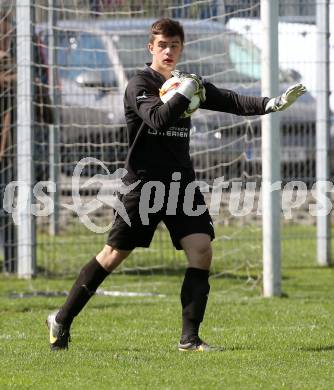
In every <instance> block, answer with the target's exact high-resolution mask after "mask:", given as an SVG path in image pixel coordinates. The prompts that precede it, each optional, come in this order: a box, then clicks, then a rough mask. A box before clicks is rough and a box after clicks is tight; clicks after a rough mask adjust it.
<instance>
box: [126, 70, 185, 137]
mask: <svg viewBox="0 0 334 390" xmlns="http://www.w3.org/2000/svg"><path fill="white" fill-rule="evenodd" d="M124 104H125V106H130V107H131V109H132V110H133V111H134V112H135V113H136V114H137V115H138V116H139V117H140V118H141V119H142V120H143V121H144V122H145V123H146V124H147V125H148V126H149V127H150V128H152V129H156V130H164V129H166V128H168V127H170V126H171V125H173V124H174V123H175V122H176V121H177V120H179V118H180V116H181V115H182V114H183V112H184V111H185V110H186V109H187V107H188V106H189V100H188V99H187V98H186V97H184V96H183V95H181V94H179V93H176V94H175V95H174V96H173V97H172V98H171V99H170V100H169V101H168V102H167V103H163V102H162V101H161V99H160V97H159V91H157V89H156V87H155V86H154V85H153V84H151V83H150V82H149V81H148V80H146V79H145V78H144V77H140V76H137V77H134V78H133V79H131V80H130V82H129V84H128V86H127V88H126V91H125V95H124Z"/></svg>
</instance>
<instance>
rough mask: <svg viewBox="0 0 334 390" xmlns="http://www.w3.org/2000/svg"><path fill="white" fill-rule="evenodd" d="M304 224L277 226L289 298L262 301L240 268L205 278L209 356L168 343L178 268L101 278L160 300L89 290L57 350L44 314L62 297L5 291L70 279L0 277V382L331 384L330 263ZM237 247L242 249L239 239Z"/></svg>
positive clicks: (56, 285) (174, 335)
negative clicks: (66, 344) (64, 347)
mask: <svg viewBox="0 0 334 390" xmlns="http://www.w3.org/2000/svg"><path fill="white" fill-rule="evenodd" d="M303 229H304V228H302V229H301V230H296V228H295V227H288V228H287V230H285V233H284V234H285V238H286V240H285V241H284V243H283V261H282V265H283V272H282V276H283V280H282V287H283V290H284V292H285V293H286V295H287V298H274V299H265V298H262V297H261V295H260V286H257V287H255V288H249V287H248V285H247V283H246V282H245V279H244V278H243V276H246V274H244V275H243V273H245V272H246V271H245V270H242V269H241V270H239V271H238V276H239V278H236V279H235V278H233V277H231V275H227V276H225V277H221V278H213V279H212V280H211V293H210V299H209V303H208V308H207V316H206V319H205V322H204V323H203V326H202V336H203V338H204V339H205V340H206V341H208V342H210V343H211V344H214V345H217V346H221V347H223V351H216V352H212V353H208V354H205V353H180V352H178V351H177V350H176V348H175V347H176V343H177V341H178V336H179V332H180V304H179V287H180V284H181V279H182V275H181V272H180V274H178V272H174V273H171V274H168V273H167V272H165V273H163V274H161V275H158V274H156V275H154V276H144V275H141V276H139V275H114V276H111V277H110V278H108V279H107V280H106V281H105V282H104V284H103V286H102V287H103V288H104V289H108V290H111V289H116V290H121V289H129V290H131V291H132V290H133V289H139V290H140V291H153V292H159V293H161V294H164V295H165V297H160V298H159V297H155V296H152V297H135V298H128V297H101V296H96V297H93V298H92V300H91V302H90V303H89V304H88V306H87V308H86V309H85V310H84V311H83V312H82V313H81V315H80V316H79V317H78V318H77V319H76V321H75V323H74V326H73V329H72V339H73V341H72V343H71V344H70V349H69V351H67V352H60V353H51V352H50V351H49V348H48V335H47V330H46V327H45V325H44V320H45V318H46V316H47V314H48V312H49V311H51V310H53V309H55V308H57V307H59V306H60V305H61V304H62V302H63V299H64V298H62V297H59V298H41V297H35V298H25V299H14V298H10V294H11V293H12V292H14V291H16V292H29V291H32V290H33V291H34V290H35V291H39V290H43V291H45V290H50V291H53V290H59V291H61V290H68V289H69V288H70V286H71V284H72V280H71V279H69V278H67V279H60V278H52V279H43V278H41V277H39V278H37V279H35V280H32V281H22V280H16V279H14V278H9V277H2V278H0V330H1V332H0V359H1V360H0V388H1V389H2V388H11V387H13V388H20V389H21V388H33V389H46V388H51V389H73V388H80V389H91V388H96V389H312V390H313V389H331V388H333V386H334V385H333V383H334V382H333V361H334V327H333V322H334V305H333V302H334V288H333V280H334V278H333V276H334V268H320V267H317V266H316V265H315V261H314V253H315V246H314V241H312V240H307V239H305V240H299V241H298V240H297V239H296V237H297V236H298V237H299V239H301V238H302V237H303ZM310 229H313V228H305V231H304V233H305V238H307V237H310V233H311V231H310ZM312 231H313V230H312ZM294 233H295V234H296V237H294ZM255 238H256V239H257V237H255ZM248 244H249V243H248ZM234 245H235V244H234ZM239 246H240V248H239V249H240V250H241V251H247V247H246V246H245V241H241V242H240V245H239Z"/></svg>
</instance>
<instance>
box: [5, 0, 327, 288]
mask: <svg viewBox="0 0 334 390" xmlns="http://www.w3.org/2000/svg"><path fill="white" fill-rule="evenodd" d="M3 4H4V5H3V10H2V11H3V14H2V16H1V21H2V23H3V24H4V23H7V25H6V31H5V28H3V29H4V30H3V31H5V33H4V34H3V35H4V36H5V37H8V40H9V41H10V42H9V44H8V43H7V46H8V47H6V50H7V53H9V54H10V55H9V56H7V57H8V58H15V56H16V53H15V52H16V48H17V49H18V48H19V46H18V45H15V42H18V41H16V40H15V38H16V35H17V34H19V33H20V34H21V38H22V34H23V36H24V35H25V34H27V32H24V31H23V30H20V29H19V28H16V27H19V23H18V21H19V19H16V17H15V16H17V12H20V10H21V11H22V13H21V15H27V14H26V11H27V8H24V2H23V1H22V2H20V3H17V5H16V4H15V2H14V1H7V2H5V3H3ZM26 5H27V6H28V5H29V1H27V2H26ZM331 5H332V4H331ZM315 6H316V4H314V2H306V1H304V2H303V1H298V2H297V1H290V2H289V1H287V0H286V1H280V15H281V19H280V22H279V25H278V31H279V37H278V39H279V44H280V50H279V53H280V57H279V60H280V61H279V77H280V91H281V92H282V91H283V90H284V89H285V88H286V87H287V86H289V85H291V84H294V83H296V82H299V81H301V82H303V83H305V84H306V85H307V86H308V87H309V90H310V93H308V94H307V95H305V96H304V97H303V98H302V99H300V101H299V102H298V103H296V105H295V106H293V107H292V108H291V109H290V110H288V111H285V112H283V113H281V114H280V135H281V177H282V187H281V188H282V189H284V187H285V188H286V189H290V190H293V188H296V186H297V185H298V184H296V186H295V187H293V186H292V187H291V185H290V184H289V183H290V182H291V181H302V182H303V183H305V185H303V186H302V187H300V188H299V189H300V190H301V191H300V192H299V193H298V194H297V195H296V191H290V192H286V194H287V193H289V194H292V198H291V199H292V200H291V201H290V203H289V204H290V205H291V207H292V206H294V205H296V206H298V203H300V206H298V207H295V208H294V209H293V208H292V209H291V210H292V214H291V217H292V218H290V214H289V213H288V212H287V210H284V209H283V210H282V218H281V222H282V230H281V239H282V240H281V244H282V259H283V262H284V257H285V256H290V255H291V248H295V249H296V252H297V253H298V256H309V253H308V252H309V249H307V250H306V251H304V250H303V248H304V243H305V240H307V241H310V240H311V241H313V242H314V246H313V249H314V258H315V261H316V229H315V226H314V225H315V223H316V218H315V217H314V216H312V215H311V214H310V212H309V205H310V204H312V203H314V202H315V193H314V192H312V191H311V189H312V186H313V184H314V183H315V181H316V153H317V151H316V131H315V129H316V126H318V125H317V107H316V99H315V97H316V96H317V94H319V90H317V82H316V80H315V75H316V73H317V68H316V66H317V64H316V58H317V55H316V46H317V45H316V43H315V42H316V39H317V37H318V35H319V32H318V31H319V30H317V26H316V23H315V22H316V21H315V19H313V20H312V18H311V16H312V15H314V11H315ZM20 7H21V8H20ZM29 9H30V11H31V14H30V15H31V21H32V23H31V24H30V25H29V29H30V31H31V36H32V37H33V39H32V45H31V47H32V57H31V60H29V58H27V57H21V59H20V61H23V62H19V61H18V62H17V65H18V66H17V68H21V72H18V73H17V74H18V75H19V74H21V79H18V80H17V85H16V83H15V81H13V82H12V84H11V88H10V89H8V90H7V92H8V93H7V98H6V100H5V99H4V98H3V97H2V100H1V111H2V112H3V113H6V110H7V106H8V105H10V106H11V107H12V111H11V130H10V131H9V132H8V134H9V138H8V137H5V136H4V134H6V127H5V121H6V119H4V118H5V115H3V116H2V118H3V119H2V145H3V148H4V155H5V156H6V157H5V158H2V160H1V164H2V166H1V177H2V183H1V185H2V194H4V190H5V188H6V185H7V184H8V183H9V182H11V181H13V180H14V179H18V177H17V174H16V172H15V169H13V168H12V167H14V166H15V162H16V161H17V157H16V156H17V146H18V149H19V150H20V151H21V152H20V153H19V156H18V157H19V158H18V161H19V162H20V163H21V164H23V165H24V161H26V168H27V167H28V170H27V172H29V169H30V168H29V167H30V161H31V158H30V157H32V159H33V162H32V163H31V165H32V172H33V175H31V183H30V185H29V183H28V187H27V188H26V189H25V190H24V191H23V192H22V193H24V194H30V191H31V190H32V187H33V185H34V184H35V183H37V182H41V181H49V180H50V181H51V182H52V183H54V186H52V185H49V187H48V188H47V190H46V187H44V188H43V191H44V196H42V197H40V198H39V199H37V200H36V199H35V198H34V197H33V203H36V205H37V207H40V210H37V211H38V212H36V214H39V216H37V217H34V218H32V219H31V225H30V227H29V228H28V231H27V232H26V233H25V234H27V235H30V238H31V241H30V242H31V244H32V245H31V253H30V254H27V256H31V257H34V256H35V258H36V264H37V268H36V269H35V270H36V271H37V273H39V274H41V275H45V276H51V275H69V276H72V275H74V273H76V272H77V270H78V267H80V265H81V264H83V263H84V262H85V261H86V260H87V259H88V258H89V257H91V256H92V255H94V254H95V253H96V252H97V251H98V250H99V249H100V248H101V247H102V246H103V245H104V242H105V240H106V234H107V233H106V231H107V230H108V229H107V227H108V225H109V224H110V221H111V220H112V217H113V210H112V208H111V207H110V206H109V205H108V194H110V192H112V191H113V189H114V187H113V184H111V185H110V182H108V181H106V182H103V180H102V182H101V181H99V180H97V179H96V180H93V181H90V184H89V182H88V180H89V179H91V178H92V177H94V175H101V174H104V175H105V174H106V169H108V170H109V172H110V173H113V172H115V170H116V169H117V168H120V167H122V166H123V162H124V159H125V156H126V150H127V134H126V128H125V121H124V117H123V103H122V97H123V92H124V87H125V85H126V82H127V80H128V78H129V77H131V76H132V75H133V74H134V73H135V71H136V70H137V69H139V68H141V67H142V66H143V64H144V63H145V61H149V55H148V52H147V50H146V43H147V32H148V30H149V26H150V23H152V21H153V20H154V19H155V18H158V17H161V16H169V17H174V18H183V19H182V21H183V22H184V27H185V32H186V46H185V51H184V56H183V57H182V59H181V62H180V67H181V68H183V69H185V70H187V71H192V72H196V73H199V74H201V75H203V76H205V78H207V79H208V80H209V81H212V82H213V83H214V84H216V85H218V86H221V87H225V88H231V89H233V90H236V91H238V92H240V93H243V94H253V95H254V94H255V95H260V94H261V87H260V80H261V47H262V46H261V39H262V38H263V34H262V33H261V22H260V20H259V19H257V17H258V16H259V15H260V1H241V0H240V1H238V2H228V1H225V2H224V1H215V0H211V1H204V2H203V1H188V0H184V1H183V2H176V1H173V0H169V1H167V0H165V1H163V2H159V3H158V5H156V2H152V1H149V0H147V1H145V2H140V3H139V2H136V1H128V2H127V1H121V0H120V1H102V0H101V1H73V2H70V1H68V2H62V1H57V0H54V1H53V2H50V1H36V2H33V5H32V7H31V8H29ZM151 18H152V20H151ZM21 22H22V20H21ZM201 23H202V27H201ZM201 28H202V30H201ZM196 29H197V30H198V31H196ZM26 31H27V30H26ZM25 37H26V38H28V37H27V36H25ZM9 38H11V39H9ZM331 39H333V38H332V36H331ZM2 41H3V42H4V39H2ZM20 42H22V40H21V41H20ZM300 47H307V48H308V50H307V51H305V50H300ZM187 53H189V54H187ZM18 60H19V58H18ZM24 63H25V64H26V70H25V71H26V75H27V77H29V76H28V75H29V74H30V72H31V89H30V90H22V88H21V87H22V85H23V84H24V83H25V82H26V80H23V79H22V74H24V73H22V67H23V66H24V65H23V64H24ZM29 63H30V65H29ZM7 66H8V64H7ZM17 68H16V65H15V60H14V61H12V63H11V65H10V70H8V69H7V70H5V72H7V73H6V74H7V76H8V75H11V74H16V69H17ZM18 77H20V76H18ZM333 79H334V77H333V78H332V80H333ZM332 85H333V83H332V84H331V90H333V88H332ZM15 88H17V89H16V90H17V96H18V99H19V101H20V104H21V105H22V95H23V98H25V99H23V101H25V104H26V106H24V105H23V106H20V107H22V110H24V108H23V107H25V109H27V104H28V102H29V93H31V97H32V98H31V101H32V110H31V114H32V123H31V126H30V124H29V123H25V121H26V118H27V117H26V116H24V117H23V116H22V112H23V111H21V118H23V119H21V120H20V121H17V120H16V117H15V113H16V107H17V101H16V99H15V96H16V93H15V92H14V91H15ZM20 94H21V99H20ZM2 96H4V95H2ZM332 109H333V108H332ZM19 114H20V111H19ZM7 118H8V117H7ZM7 120H8V119H7ZM192 122H193V129H192V138H191V143H190V150H191V155H192V158H193V162H194V166H195V170H196V172H197V176H198V178H199V179H200V180H202V181H205V182H206V183H208V184H209V185H212V183H213V180H214V179H215V178H217V177H222V176H224V178H225V181H226V182H227V183H228V187H227V188H226V189H225V190H224V191H223V194H222V200H221V204H220V212H219V213H218V215H214V222H215V226H216V236H217V237H216V240H215V241H214V273H215V274H217V275H219V274H222V273H223V274H224V273H225V274H233V275H236V277H238V275H239V276H240V277H241V278H243V277H244V276H245V275H247V277H246V280H247V282H249V283H251V284H252V283H253V282H254V280H258V279H259V278H261V269H262V217H261V213H262V212H264V213H265V212H267V210H263V211H261V207H260V206H259V203H260V202H259V197H260V196H261V179H262V163H263V162H262V152H261V141H262V126H261V120H260V118H259V117H247V118H245V117H236V116H233V115H230V114H224V115H221V114H217V113H215V112H208V111H204V110H203V111H199V112H197V113H196V114H195V115H194V116H193V118H192ZM20 126H21V127H20ZM22 126H23V127H24V128H25V129H30V130H31V139H30V140H29V139H25V138H24V137H22V133H20V138H19V139H20V140H21V142H22V143H21V144H19V145H16V130H17V129H22V128H23V127H22ZM26 134H29V132H28V133H26ZM23 145H25V148H24V147H23ZM27 146H28V147H27ZM88 156H90V157H93V158H95V159H98V160H99V161H100V162H101V163H98V164H90V165H87V166H86V167H84V169H83V171H82V175H81V178H80V184H79V189H78V194H79V195H80V196H81V199H80V202H81V203H80V204H76V207H73V178H72V173H73V170H74V168H75V166H76V164H77V163H78V161H79V160H81V159H82V158H85V157H88ZM25 159H26V160H25ZM102 163H103V164H104V166H103V165H102ZM331 172H333V169H332V170H331ZM28 174H29V173H28ZM95 178H97V177H96V176H95ZM84 183H86V187H85V186H84ZM87 183H88V184H87ZM251 183H255V187H254V188H255V189H254V192H252V191H251V190H250V187H249V186H250V184H251ZM289 186H290V187H289ZM9 193H10V191H9V192H8V194H9ZM239 193H240V194H241V201H240V202H239V203H238V202H237V201H236V199H240V197H238V194H239ZM253 193H254V200H255V201H254V204H253V206H252V207H250V208H249V209H247V207H246V203H245V199H247V197H249V196H250V195H252V194H253ZM12 194H13V198H12V200H13V202H14V203H13V204H14V206H15V199H16V200H17V201H18V202H25V198H22V199H21V198H16V197H15V194H16V193H15V192H13V193H12ZM40 195H43V194H40ZM46 195H47V196H48V197H46ZM294 196H295V197H296V196H297V197H298V198H294ZM2 198H3V196H2ZM210 199H211V195H210V194H208V198H207V200H208V202H210ZM9 200H10V198H9ZM28 200H29V199H28ZM94 200H95V201H96V200H97V203H92V202H94ZM301 200H304V201H303V202H301ZM7 201H8V199H7ZM9 203H10V202H9ZM91 205H95V206H96V209H95V210H94V211H92V212H91V213H89V215H88V217H89V223H84V221H87V219H85V218H80V216H82V215H83V214H85V215H86V214H87V210H89V207H91ZM97 206H99V207H97ZM6 207H8V205H7V206H6ZM246 211H247V212H246ZM13 216H14V219H15V213H14V214H13ZM16 218H17V221H16V222H20V223H21V222H22V218H24V216H22V215H20V214H18V215H16ZM25 218H28V216H25ZM1 221H2V223H1V231H2V237H3V247H4V251H3V269H4V271H6V272H16V271H17V246H20V245H24V243H23V242H21V241H20V242H19V243H18V242H17V233H16V231H17V227H15V225H14V224H13V222H12V216H11V215H10V214H8V213H7V212H5V211H4V210H2V215H1ZM92 226H93V228H92ZM92 230H95V231H104V233H103V234H97V233H95V232H94V231H93V232H92ZM27 239H28V238H27ZM21 253H22V252H21ZM32 265H34V261H33V262H32ZM183 266H184V260H183V258H182V254H181V253H180V252H175V251H174V250H173V248H172V246H171V244H170V240H169V237H168V233H167V231H166V229H165V227H164V226H163V225H161V226H159V228H158V231H157V233H156V236H155V239H154V242H153V244H152V246H151V247H150V249H137V250H136V251H135V253H134V254H133V255H131V258H130V259H129V260H127V262H126V263H125V264H124V265H122V267H121V268H120V271H119V272H121V273H126V272H128V273H135V274H138V273H140V272H144V271H145V272H157V271H156V270H158V269H159V270H160V269H163V270H166V269H176V268H178V267H183Z"/></svg>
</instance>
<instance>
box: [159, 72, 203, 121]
mask: <svg viewBox="0 0 334 390" xmlns="http://www.w3.org/2000/svg"><path fill="white" fill-rule="evenodd" d="M180 85H181V80H180V79H179V78H178V77H175V76H173V77H171V78H170V79H168V80H166V81H165V82H164V84H163V85H162V87H161V88H160V92H159V94H160V99H161V100H162V101H163V102H164V103H166V102H168V100H169V99H171V98H172V97H173V96H174V95H175V94H176V92H177V90H178V88H179V86H180ZM200 104H201V99H200V97H199V93H195V95H194V96H193V97H192V99H191V102H190V103H189V106H188V108H187V109H186V111H185V112H184V113H183V114H182V118H187V117H188V116H190V115H191V114H193V113H194V112H195V111H196V110H197V109H198V107H199V106H200Z"/></svg>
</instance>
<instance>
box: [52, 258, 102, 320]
mask: <svg viewBox="0 0 334 390" xmlns="http://www.w3.org/2000/svg"><path fill="white" fill-rule="evenodd" d="M108 275H109V272H108V271H106V270H105V269H104V268H103V267H102V266H101V264H100V263H99V262H98V261H97V260H96V257H94V258H93V259H92V260H91V261H90V262H88V263H87V264H86V265H85V266H84V267H83V268H82V269H81V271H80V273H79V276H78V278H77V280H76V281H75V283H74V285H73V287H72V289H71V291H70V293H69V295H68V297H67V299H66V302H65V304H64V305H63V307H62V308H61V309H60V310H59V312H58V314H57V316H56V321H57V322H58V323H60V324H63V325H66V326H68V327H70V326H71V324H72V321H73V319H74V317H75V316H76V315H78V314H79V313H80V311H81V310H82V309H83V307H84V306H85V305H86V303H87V302H88V301H89V299H90V297H91V296H92V295H94V293H95V291H96V289H97V288H98V287H99V285H100V284H101V283H102V282H103V281H104V279H105V278H106V277H107V276H108Z"/></svg>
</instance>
